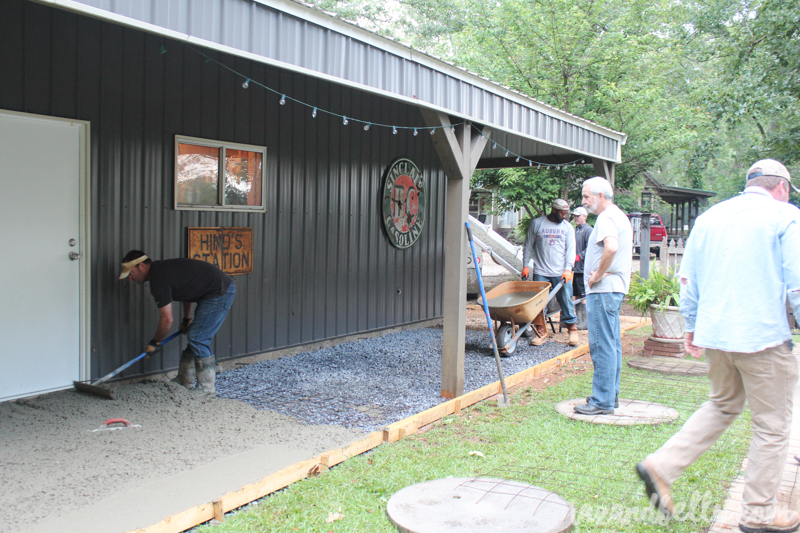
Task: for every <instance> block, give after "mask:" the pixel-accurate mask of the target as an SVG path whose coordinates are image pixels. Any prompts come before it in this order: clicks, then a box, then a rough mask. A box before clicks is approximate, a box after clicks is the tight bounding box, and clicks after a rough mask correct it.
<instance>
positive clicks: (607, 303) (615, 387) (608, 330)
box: [586, 292, 625, 411]
mask: <svg viewBox="0 0 800 533" xmlns="http://www.w3.org/2000/svg"><path fill="white" fill-rule="evenodd" d="M624 297H625V295H624V294H622V293H621V292H595V293H589V294H587V295H586V317H587V323H588V328H589V350H590V352H591V357H592V364H593V365H594V377H593V378H592V395H591V396H590V397H589V399H588V401H587V403H588V404H589V405H592V406H594V407H599V408H600V409H611V410H612V411H613V409H614V401H615V400H616V397H617V396H619V380H620V372H621V370H622V333H621V330H620V323H619V312H620V309H621V308H622V300H623V298H624Z"/></svg>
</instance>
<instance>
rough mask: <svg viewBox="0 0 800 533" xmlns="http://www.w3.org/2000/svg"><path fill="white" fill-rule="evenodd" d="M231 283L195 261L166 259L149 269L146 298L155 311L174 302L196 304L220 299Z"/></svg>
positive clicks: (221, 273) (228, 279)
mask: <svg viewBox="0 0 800 533" xmlns="http://www.w3.org/2000/svg"><path fill="white" fill-rule="evenodd" d="M231 283H233V280H232V279H231V277H230V276H228V275H227V274H225V273H224V272H223V271H222V270H220V269H219V268H217V267H215V266H214V265H212V264H210V263H206V262H205V261H198V260H197V259H167V260H166V261H153V263H152V264H151V265H150V294H152V295H153V298H155V300H156V305H157V306H158V308H159V309H160V308H162V307H164V306H165V305H167V304H170V303H172V302H173V301H175V302H198V301H200V300H202V299H204V298H213V297H215V296H222V295H223V294H225V293H226V292H227V291H228V288H230V286H231Z"/></svg>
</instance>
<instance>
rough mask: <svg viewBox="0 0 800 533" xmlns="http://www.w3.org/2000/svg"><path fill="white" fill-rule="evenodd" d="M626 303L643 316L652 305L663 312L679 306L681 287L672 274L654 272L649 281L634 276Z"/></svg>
mask: <svg viewBox="0 0 800 533" xmlns="http://www.w3.org/2000/svg"><path fill="white" fill-rule="evenodd" d="M628 301H629V302H630V304H631V306H633V308H634V309H636V310H637V311H638V312H639V313H641V314H642V315H644V314H645V313H646V312H647V311H648V309H650V306H651V305H652V304H655V305H657V306H658V307H659V309H660V310H662V311H663V310H664V309H665V308H666V307H667V306H670V305H674V306H677V305H680V301H681V285H680V281H679V280H678V276H677V275H676V274H675V273H674V272H670V273H669V274H666V275H664V274H662V273H661V272H659V271H657V270H654V271H653V272H651V273H650V278H649V279H643V278H642V277H641V276H639V274H636V275H635V276H634V278H633V280H632V281H631V288H630V290H629V291H628Z"/></svg>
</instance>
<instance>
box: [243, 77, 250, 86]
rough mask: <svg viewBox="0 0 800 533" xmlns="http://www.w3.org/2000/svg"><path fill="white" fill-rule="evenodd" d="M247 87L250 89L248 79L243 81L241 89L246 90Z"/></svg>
mask: <svg viewBox="0 0 800 533" xmlns="http://www.w3.org/2000/svg"><path fill="white" fill-rule="evenodd" d="M248 87H250V78H247V79H246V80H244V83H243V84H242V89H247V88H248Z"/></svg>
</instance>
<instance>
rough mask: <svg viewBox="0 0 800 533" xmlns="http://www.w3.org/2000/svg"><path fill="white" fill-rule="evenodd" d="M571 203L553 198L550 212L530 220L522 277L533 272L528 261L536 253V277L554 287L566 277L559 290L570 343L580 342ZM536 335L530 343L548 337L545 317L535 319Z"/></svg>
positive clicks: (576, 343) (537, 343)
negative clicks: (576, 310) (573, 281)
mask: <svg viewBox="0 0 800 533" xmlns="http://www.w3.org/2000/svg"><path fill="white" fill-rule="evenodd" d="M568 218H569V204H568V203H567V202H566V201H565V200H562V199H561V198H558V199H556V200H553V203H552V209H551V210H550V214H549V215H546V216H543V217H539V218H537V219H534V220H532V221H531V225H530V226H528V234H527V236H526V237H525V246H524V248H523V251H522V266H523V269H522V279H523V280H526V279H528V276H529V274H530V271H529V268H528V262H529V261H530V260H531V257H533V281H548V282H550V285H551V286H552V287H555V286H556V285H558V283H559V282H560V281H561V280H563V281H564V284H563V286H562V287H561V290H559V291H558V293H557V294H556V299H557V300H558V304H559V305H560V306H561V323H562V324H565V325H566V326H567V331H569V341H568V342H569V345H570V346H577V345H578V344H580V341H579V339H578V324H577V321H578V318H577V317H576V316H575V308H574V307H573V305H572V267H573V264H574V263H575V230H574V229H572V225H571V224H570V223H569V222H568V221H567V219H568ZM535 329H536V336H535V337H534V338H533V339H531V344H533V345H534V346H538V345H540V344H544V342H545V341H546V340H547V327H546V325H545V323H544V321H543V320H541V319H539V320H537V321H536V328H535Z"/></svg>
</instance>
